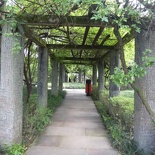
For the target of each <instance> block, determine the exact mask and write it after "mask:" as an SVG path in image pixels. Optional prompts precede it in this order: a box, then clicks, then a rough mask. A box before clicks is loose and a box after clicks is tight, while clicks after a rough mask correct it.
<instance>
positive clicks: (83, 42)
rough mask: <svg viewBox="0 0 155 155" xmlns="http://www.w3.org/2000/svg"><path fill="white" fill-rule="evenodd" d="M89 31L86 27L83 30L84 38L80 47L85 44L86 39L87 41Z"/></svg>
mask: <svg viewBox="0 0 155 155" xmlns="http://www.w3.org/2000/svg"><path fill="white" fill-rule="evenodd" d="M89 29H90V27H88V26H87V27H86V29H85V34H84V37H83V41H82V45H84V44H85V42H86V39H87V36H88V32H89Z"/></svg>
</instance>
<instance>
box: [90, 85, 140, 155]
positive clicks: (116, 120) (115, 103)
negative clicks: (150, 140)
mask: <svg viewBox="0 0 155 155" xmlns="http://www.w3.org/2000/svg"><path fill="white" fill-rule="evenodd" d="M96 92H97V87H94V88H93V94H92V97H93V99H94V102H95V105H96V107H97V109H98V111H99V113H100V114H101V117H102V119H103V122H104V125H105V126H106V128H107V131H108V133H109V135H110V138H111V142H112V145H113V146H114V147H115V148H117V149H118V151H119V152H121V154H122V155H133V154H136V155H142V154H143V152H142V150H137V147H136V145H135V143H134V141H133V115H134V91H133V90H124V91H121V92H120V96H118V97H113V98H109V93H108V91H103V92H101V96H102V97H101V100H100V101H98V100H96V99H97V96H98V95H97V93H96Z"/></svg>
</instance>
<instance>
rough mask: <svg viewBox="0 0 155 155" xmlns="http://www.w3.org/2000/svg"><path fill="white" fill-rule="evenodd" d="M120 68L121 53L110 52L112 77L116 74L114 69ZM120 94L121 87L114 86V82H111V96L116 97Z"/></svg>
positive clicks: (116, 51)
mask: <svg viewBox="0 0 155 155" xmlns="http://www.w3.org/2000/svg"><path fill="white" fill-rule="evenodd" d="M116 67H119V52H118V50H112V51H110V75H113V74H114V69H115V68H116ZM119 94H120V87H119V86H117V85H116V84H114V82H113V81H112V80H110V84H109V96H110V97H114V96H118V95H119Z"/></svg>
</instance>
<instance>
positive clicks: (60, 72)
mask: <svg viewBox="0 0 155 155" xmlns="http://www.w3.org/2000/svg"><path fill="white" fill-rule="evenodd" d="M59 69H60V70H59V90H60V91H62V90H63V81H64V76H63V75H64V65H63V64H62V63H60V66H59Z"/></svg>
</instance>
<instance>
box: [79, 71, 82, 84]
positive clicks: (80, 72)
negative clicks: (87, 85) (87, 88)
mask: <svg viewBox="0 0 155 155" xmlns="http://www.w3.org/2000/svg"><path fill="white" fill-rule="evenodd" d="M79 83H82V71H81V69H79Z"/></svg>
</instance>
